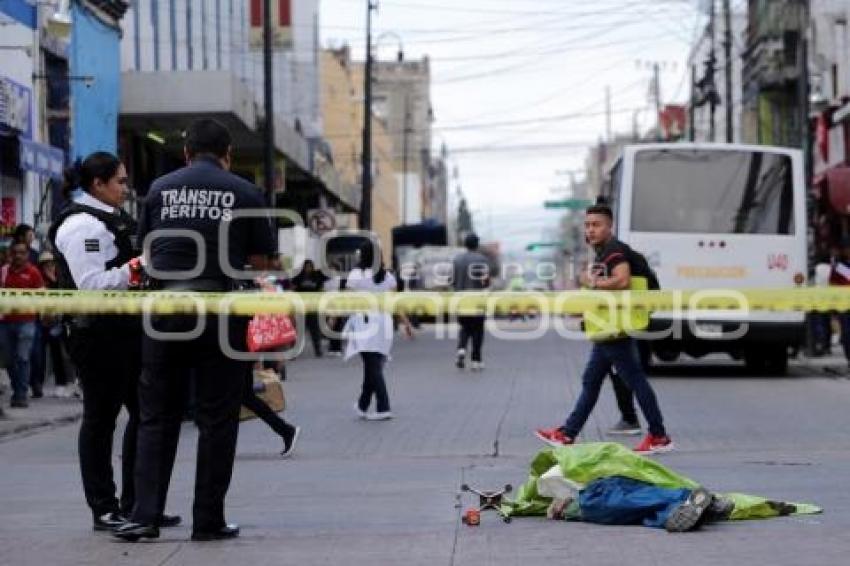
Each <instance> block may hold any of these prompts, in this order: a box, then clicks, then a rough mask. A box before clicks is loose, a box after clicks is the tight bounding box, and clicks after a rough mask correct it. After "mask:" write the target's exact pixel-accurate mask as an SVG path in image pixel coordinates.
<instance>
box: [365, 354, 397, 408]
mask: <svg viewBox="0 0 850 566" xmlns="http://www.w3.org/2000/svg"><path fill="white" fill-rule="evenodd" d="M360 357H361V358H363V390H362V392H361V393H360V399H358V400H357V406H358V407H359V408H360V410H361V411H366V410H367V409H368V408H369V405H370V404H371V403H372V397H373V396H374V397H375V410H376V411H378V412H379V413H385V412H387V411H389V410H390V396H389V394H388V393H387V382H386V380H385V379H384V364H385V363H386V362H387V357H386V356H385V355H383V354H381V353H379V352H360Z"/></svg>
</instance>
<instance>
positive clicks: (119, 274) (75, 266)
mask: <svg viewBox="0 0 850 566" xmlns="http://www.w3.org/2000/svg"><path fill="white" fill-rule="evenodd" d="M73 200H74V202H76V203H77V204H82V205H85V206H90V207H92V208H97V209H99V210H103V211H106V212H115V207H113V206H109V205H108V204H106V203H104V202H101V201H99V200H97V199H96V198H94V197H93V196H91V195H90V194H88V193H86V192H79V193H78V194H76V195H74V197H73ZM56 248H57V251H58V252H59V253H61V254H62V256H63V257H64V258H65V261H66V262H67V263H68V268H69V269H70V271H71V276H72V277H73V278H74V283H75V284H76V285H77V288H78V289H82V290H99V289H102V290H105V289H126V288H127V286H128V285H129V282H130V270H129V268H128V267H127V266H126V265H122V266H121V267H113V268H112V269H106V264H107V263H108V262H110V261H112V260H113V259H115V257H116V256H117V255H118V246H116V245H115V236H114V235H113V234H112V232H110V231H109V230H108V229H107V228H106V224H104V223H103V222H101V221H100V220H98V219H97V218H95V217H94V216H92V215H91V214H87V213H85V212H81V213H79V214H74V215H72V216H69V217H68V218H66V219H65V221H64V222H62V225H61V226H60V227H59V229H58V230H57V231H56Z"/></svg>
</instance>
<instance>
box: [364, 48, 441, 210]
mask: <svg viewBox="0 0 850 566" xmlns="http://www.w3.org/2000/svg"><path fill="white" fill-rule="evenodd" d="M361 66H362V64H361ZM373 72H374V76H375V79H374V95H373V110H374V112H375V115H376V116H378V117H379V118H380V119H381V120H382V121H383V122H384V124H386V129H387V131H388V132H389V136H390V139H391V140H392V156H393V167H394V168H395V170H396V172H397V173H396V174H397V179H398V187H399V189H398V190H399V201H400V203H401V210H402V219H403V223H404V224H417V223H419V222H421V221H422V220H424V219H425V218H426V215H425V208H426V206H428V205H426V203H425V199H426V195H427V194H428V189H429V182H430V179H429V177H430V170H431V166H432V163H431V124H432V122H433V121H434V113H433V110H432V107H431V66H430V62H429V60H428V58H427V57H424V58H422V59H421V60H405V59H404V58H403V56H402V55H401V54H400V55H399V57H398V59H396V60H394V61H376V62H375V65H374V71H373Z"/></svg>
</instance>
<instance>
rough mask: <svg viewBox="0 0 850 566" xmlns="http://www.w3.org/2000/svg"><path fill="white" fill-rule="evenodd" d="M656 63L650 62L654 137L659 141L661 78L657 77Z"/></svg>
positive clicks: (660, 137) (660, 136)
mask: <svg viewBox="0 0 850 566" xmlns="http://www.w3.org/2000/svg"><path fill="white" fill-rule="evenodd" d="M659 74H660V73H659V68H658V63H653V64H652V80H653V81H654V85H655V87H654V88H655V120H656V127H655V129H656V135H655V138H656V139H657V140H658V141H661V139H662V137H663V136H662V135H661V80H660V78H659Z"/></svg>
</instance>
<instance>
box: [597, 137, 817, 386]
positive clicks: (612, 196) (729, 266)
mask: <svg viewBox="0 0 850 566" xmlns="http://www.w3.org/2000/svg"><path fill="white" fill-rule="evenodd" d="M603 193H604V196H606V197H607V198H608V199H609V200H610V204H611V205H612V207H613V209H614V214H615V221H616V226H615V229H616V234H617V237H618V238H620V239H621V240H622V241H624V242H626V243H628V244H629V245H631V246H632V247H633V248H634V249H636V250H638V251H640V252H642V253H643V254H644V255H645V256H646V257H647V259H648V260H649V263H650V265H651V266H652V267H653V269H655V271H656V273H657V275H658V279H659V281H660V284H661V287H662V289H741V288H754V287H761V288H783V287H787V288H793V287H795V286H800V285H803V284H805V278H806V273H807V251H806V250H807V246H806V242H807V238H806V234H807V230H806V195H805V183H804V173H803V156H802V153H801V152H800V151H798V150H794V149H787V148H777V147H766V146H749V145H739V144H722V145H721V144H703V143H675V144H647V145H635V146H627V147H625V148H624V150H623V153H622V155H621V157H620V159H619V160H618V161H617V162H616V164H615V165H614V167H613V168H612V170H611V172H610V182H608V183H606V187H605V189H604V190H603ZM742 324H745V325H746V326H744V327H742V326H741V325H742ZM804 329H805V316H804V314H803V313H785V312H765V311H761V312H759V311H752V312H742V311H715V310H706V311H696V312H694V313H693V314H691V315H690V316H689V315H687V313H684V314H683V313H679V314H677V313H672V312H656V313H653V315H652V323H651V326H650V330H652V331H657V332H659V333H660V335H662V336H661V337H660V338H657V339H653V340H652V341H649V342H646V343H643V344H642V345H641V346H642V355H643V357H644V362H645V363H647V364H649V363H651V355H652V354H654V355H655V356H656V357H657V358H658V359H660V360H662V361H675V360H676V359H677V358H678V357H679V356H680V355H681V354H683V353H684V354H688V355H690V356H693V357H701V356H703V355H706V354H709V353H713V352H726V353H728V354H730V355H731V356H732V357H733V358H734V359H736V360H744V361H745V362H746V364H747V366H749V367H750V368H751V369H753V370H756V371H761V372H769V373H777V374H781V373H784V372H785V370H786V369H787V366H788V351H789V347H794V346H798V345H799V344H800V343H801V342H802V340H803V337H804V335H805V330H804ZM744 330H746V332H743V331H744ZM650 351H651V352H652V354H650Z"/></svg>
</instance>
